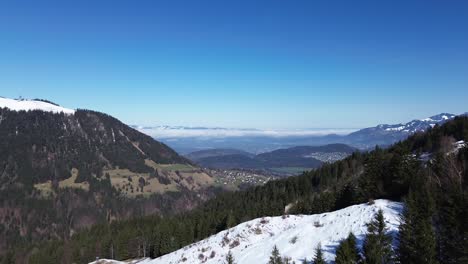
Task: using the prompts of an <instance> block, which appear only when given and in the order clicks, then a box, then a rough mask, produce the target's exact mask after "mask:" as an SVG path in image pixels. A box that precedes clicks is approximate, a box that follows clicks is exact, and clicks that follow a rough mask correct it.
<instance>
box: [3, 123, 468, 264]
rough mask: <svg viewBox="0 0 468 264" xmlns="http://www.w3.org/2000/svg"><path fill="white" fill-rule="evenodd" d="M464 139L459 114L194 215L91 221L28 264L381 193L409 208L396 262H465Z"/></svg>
mask: <svg viewBox="0 0 468 264" xmlns="http://www.w3.org/2000/svg"><path fill="white" fill-rule="evenodd" d="M467 140H468V118H467V117H456V118H455V119H454V120H451V121H449V122H447V123H445V124H444V125H443V126H440V127H439V126H435V127H434V128H432V129H429V131H427V132H426V133H417V134H415V135H413V136H411V137H409V138H408V139H407V140H405V141H402V142H399V143H397V144H395V145H393V146H392V147H390V148H388V149H381V148H376V149H375V150H373V151H370V152H368V153H359V152H355V153H353V154H352V155H351V156H349V157H348V158H346V159H344V160H341V161H338V162H335V163H333V164H328V165H325V166H323V167H321V168H319V169H317V170H314V171H310V172H306V173H304V174H302V175H300V176H297V177H290V178H287V179H282V180H276V181H270V182H268V183H267V184H266V185H264V186H259V187H254V188H250V189H248V190H245V191H240V192H232V193H222V194H220V195H218V196H217V197H216V198H215V199H212V200H209V201H208V202H206V203H205V204H203V205H202V206H200V207H198V208H197V209H195V210H193V211H191V212H187V213H182V214H178V215H174V216H171V217H165V218H162V217H159V216H148V217H143V218H136V219H132V220H128V221H116V222H113V223H111V224H109V223H104V224H100V225H96V226H94V227H92V228H90V229H89V230H86V231H82V232H79V233H77V234H75V235H74V236H73V237H72V238H71V239H70V240H68V241H60V240H53V241H51V242H50V243H48V244H45V245H42V246H40V247H37V248H34V249H32V252H33V254H32V255H31V256H30V261H31V263H51V262H54V263H55V262H62V263H72V262H77V263H84V262H87V261H92V260H94V259H95V258H96V257H101V258H113V259H130V258H139V257H144V256H149V257H152V258H153V257H158V256H161V255H164V254H167V253H169V252H172V251H174V250H177V249H179V248H181V247H183V246H185V245H188V244H190V243H192V242H194V241H199V240H201V239H204V238H206V237H208V236H210V235H212V234H215V233H217V232H220V231H222V230H225V229H227V228H229V227H232V226H235V225H237V224H239V223H242V222H245V221H247V220H251V219H254V218H258V217H263V216H278V215H282V214H285V213H287V214H314V213H322V212H327V211H331V210H335V209H340V208H344V207H346V206H349V205H352V204H357V203H362V202H366V201H369V200H371V199H377V198H387V199H392V200H403V201H405V205H406V206H405V209H404V213H403V216H402V219H403V224H402V225H401V228H400V235H399V239H400V248H399V251H398V257H399V260H401V262H402V263H436V262H440V263H465V262H466V261H467V252H468V251H467V250H468V245H467V242H468V240H467V239H466V238H467V236H468V226H467V225H466V223H467V222H468V212H467V210H466V208H468V200H467V194H468V193H467V180H468V148H466V146H465V147H463V145H464V144H463V142H462V141H464V142H467ZM457 142H458V143H457ZM234 246H236V245H234ZM12 255H13V253H12ZM12 258H13V257H12Z"/></svg>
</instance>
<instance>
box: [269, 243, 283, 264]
mask: <svg viewBox="0 0 468 264" xmlns="http://www.w3.org/2000/svg"><path fill="white" fill-rule="evenodd" d="M268 264H283V259H282V258H281V255H280V253H279V250H278V248H277V247H276V245H275V246H274V247H273V250H272V251H271V256H270V260H269V261H268Z"/></svg>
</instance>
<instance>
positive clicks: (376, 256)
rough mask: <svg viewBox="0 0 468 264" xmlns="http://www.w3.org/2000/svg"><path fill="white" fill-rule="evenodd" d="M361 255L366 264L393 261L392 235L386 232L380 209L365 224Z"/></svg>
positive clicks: (385, 263)
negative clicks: (371, 219)
mask: <svg viewBox="0 0 468 264" xmlns="http://www.w3.org/2000/svg"><path fill="white" fill-rule="evenodd" d="M363 255H364V258H363V263H366V264H387V263H393V261H394V253H393V249H392V236H391V235H390V234H388V233H387V230H386V226H385V219H384V216H383V212H382V210H379V212H378V213H377V214H376V216H375V219H374V220H373V221H372V222H370V223H369V224H368V225H367V235H366V238H365V240H364V245H363Z"/></svg>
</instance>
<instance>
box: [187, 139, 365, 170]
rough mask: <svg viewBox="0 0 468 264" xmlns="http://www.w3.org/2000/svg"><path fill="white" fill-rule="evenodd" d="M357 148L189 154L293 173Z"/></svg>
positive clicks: (222, 165) (204, 162)
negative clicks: (255, 153)
mask: <svg viewBox="0 0 468 264" xmlns="http://www.w3.org/2000/svg"><path fill="white" fill-rule="evenodd" d="M354 151H356V149H355V148H352V147H350V146H347V145H344V144H330V145H324V146H298V147H292V148H287V149H278V150H274V151H271V152H266V153H261V154H258V155H253V154H250V153H246V152H244V151H241V150H233V149H229V150H225V149H213V150H206V151H197V152H194V153H190V154H188V155H186V157H188V158H191V159H192V161H194V162H195V163H197V164H199V165H200V166H202V167H206V168H215V169H257V170H268V171H274V172H276V173H284V174H285V175H290V174H297V173H301V172H302V171H304V170H307V169H311V168H317V167H319V166H321V165H322V164H323V163H324V162H333V161H336V160H340V159H343V158H345V157H347V156H348V155H350V154H351V153H353V152H354Z"/></svg>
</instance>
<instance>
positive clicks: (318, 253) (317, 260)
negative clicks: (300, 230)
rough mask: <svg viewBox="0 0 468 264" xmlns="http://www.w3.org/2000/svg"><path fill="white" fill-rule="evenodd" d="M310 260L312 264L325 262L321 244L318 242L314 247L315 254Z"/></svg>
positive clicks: (323, 263)
mask: <svg viewBox="0 0 468 264" xmlns="http://www.w3.org/2000/svg"><path fill="white" fill-rule="evenodd" d="M312 262H313V263H314V264H326V262H325V259H324V258H323V252H322V245H321V244H320V243H319V244H318V245H317V247H316V248H315V255H314V259H313V260H312Z"/></svg>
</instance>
